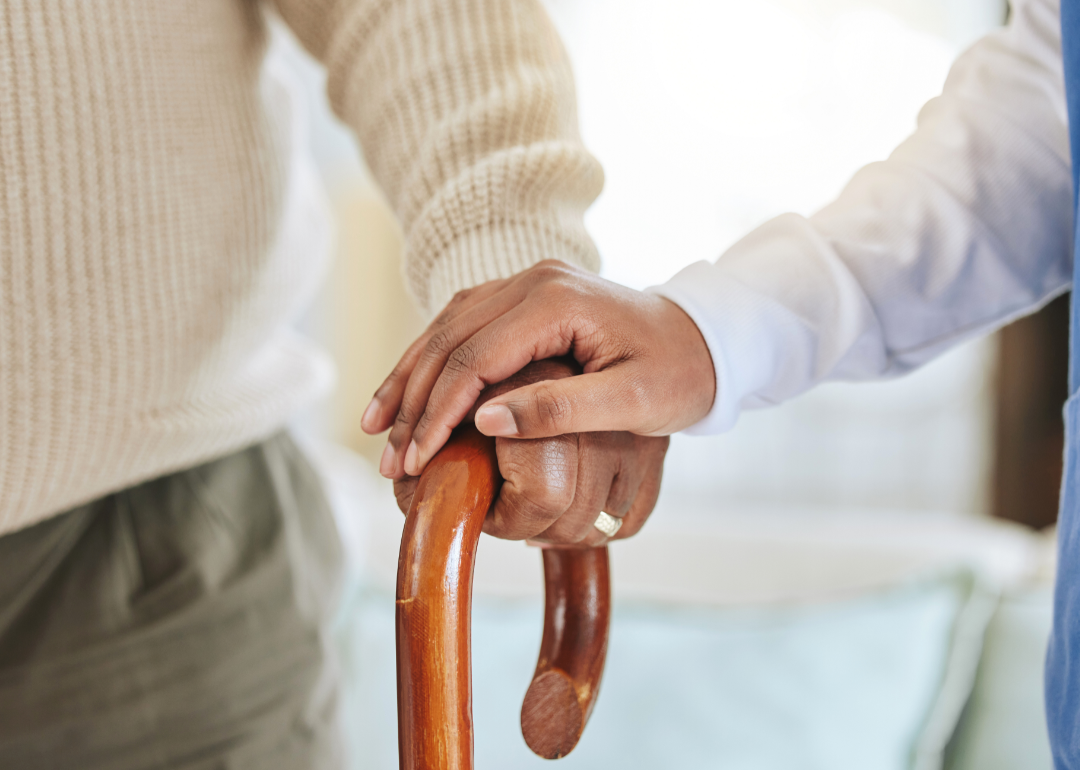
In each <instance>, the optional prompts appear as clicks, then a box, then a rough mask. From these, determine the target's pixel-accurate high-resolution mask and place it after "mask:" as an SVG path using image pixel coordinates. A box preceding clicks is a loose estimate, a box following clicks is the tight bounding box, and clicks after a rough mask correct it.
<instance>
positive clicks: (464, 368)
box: [446, 344, 478, 374]
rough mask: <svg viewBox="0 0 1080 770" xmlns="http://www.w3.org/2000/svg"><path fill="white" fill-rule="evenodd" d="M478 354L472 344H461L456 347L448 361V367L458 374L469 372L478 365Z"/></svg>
mask: <svg viewBox="0 0 1080 770" xmlns="http://www.w3.org/2000/svg"><path fill="white" fill-rule="evenodd" d="M477 359H478V355H477V353H476V349H475V348H474V347H473V346H472V345H468V344H465V345H461V346H460V347H457V348H455V349H454V351H453V352H452V353H451V354H450V358H448V359H447V361H446V368H447V369H448V370H449V371H451V372H454V373H456V374H468V373H471V372H472V371H473V369H474V368H475V366H476V362H477Z"/></svg>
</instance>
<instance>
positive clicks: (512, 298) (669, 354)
mask: <svg viewBox="0 0 1080 770" xmlns="http://www.w3.org/2000/svg"><path fill="white" fill-rule="evenodd" d="M564 354H571V355H572V356H573V357H574V358H575V359H577V361H578V362H579V363H580V364H581V366H582V367H583V369H584V372H585V373H584V374H582V375H580V376H577V377H571V378H568V379H564V380H560V381H558V382H551V381H545V382H538V383H535V384H532V385H528V386H525V387H521V388H517V389H515V390H513V391H511V392H510V393H505V394H503V395H501V396H499V397H497V398H495V399H493V400H492V401H490V402H489V403H488V404H486V405H485V406H484V408H483V409H481V410H479V411H478V412H477V414H476V427H477V428H479V429H480V431H481V432H482V433H486V434H487V435H489V436H507V437H516V438H539V437H544V436H558V435H561V434H569V433H582V432H587V431H613V430H614V431H629V432H632V433H636V434H640V435H645V436H660V435H667V434H670V433H674V432H675V431H678V430H681V429H683V428H686V427H688V426H690V425H693V424H694V423H695V422H697V421H698V420H700V419H701V418H703V417H704V416H705V415H706V414H707V413H708V411H709V409H710V408H711V406H712V402H713V396H714V395H715V391H716V382H715V379H716V378H715V375H714V373H713V366H712V359H711V358H710V355H709V350H708V348H707V347H706V345H705V341H704V339H703V338H702V336H701V333H700V332H699V331H698V329H697V326H696V325H695V324H694V322H693V321H691V320H690V317H689V316H687V315H686V313H684V312H683V311H682V310H681V309H680V308H679V307H678V306H677V305H675V304H674V303H672V302H670V301H668V300H666V299H664V298H662V297H658V296H655V295H651V294H644V293H642V292H639V291H634V290H632V289H627V288H625V287H623V286H619V285H618V284H614V283H611V282H610V281H606V280H604V279H602V278H599V277H597V276H595V275H592V274H591V273H586V272H584V271H582V270H578V269H576V268H573V267H570V266H568V265H565V264H563V263H561V262H555V261H547V262H541V263H539V264H538V265H536V266H534V267H532V268H529V269H528V270H525V271H523V272H521V273H519V274H518V275H516V276H514V277H513V278H507V279H504V280H500V281H492V282H490V283H486V284H483V285H481V286H478V287H476V288H474V289H471V290H468V291H464V292H461V293H459V294H458V295H457V296H456V297H454V300H453V301H452V302H451V303H450V304H449V305H448V306H447V307H446V309H445V310H444V311H443V313H442V314H441V315H440V316H439V317H438V318H437V319H435V321H434V322H433V323H432V324H431V326H429V327H428V329H427V331H426V332H425V333H424V334H423V335H422V336H421V337H420V339H418V340H417V341H416V342H415V343H413V345H412V346H411V347H410V348H409V349H408V351H406V353H405V355H404V356H403V357H402V359H401V361H400V362H399V363H398V365H397V366H396V367H395V368H394V371H393V372H392V373H391V374H390V376H389V377H388V378H387V379H386V381H385V382H384V383H383V384H382V386H381V387H380V388H379V389H378V391H376V393H375V398H374V399H373V400H372V402H371V405H370V406H369V407H368V408H367V411H366V412H365V413H364V419H363V422H362V425H363V428H364V430H365V431H367V432H368V433H378V432H379V431H383V430H386V429H387V428H388V427H390V426H391V425H393V430H391V431H390V437H389V441H388V443H387V447H386V450H385V452H384V454H383V459H382V463H381V464H380V468H379V470H380V472H381V473H382V474H383V475H384V476H388V477H390V478H399V477H400V476H401V475H402V473H403V472H404V473H408V474H410V475H416V474H418V473H419V472H420V471H421V470H422V469H423V468H424V466H425V465H426V464H427V462H428V460H430V459H431V457H432V456H433V455H434V454H435V452H437V451H438V450H439V448H440V447H441V446H442V445H443V443H445V441H446V439H447V438H448V437H449V436H450V431H451V430H452V429H453V428H454V426H456V425H457V424H458V423H459V422H461V420H462V419H463V418H464V417H465V416H466V414H468V412H469V410H470V409H471V408H472V407H473V404H474V403H475V402H476V399H477V396H479V395H480V392H481V391H482V390H483V388H484V387H485V386H486V385H487V384H488V383H493V382H500V381H502V380H504V379H506V378H507V377H509V376H510V375H512V374H514V373H515V372H517V371H518V370H520V369H521V368H522V367H523V366H525V365H526V364H527V363H529V362H530V361H539V360H541V359H545V358H550V357H552V356H560V355H564Z"/></svg>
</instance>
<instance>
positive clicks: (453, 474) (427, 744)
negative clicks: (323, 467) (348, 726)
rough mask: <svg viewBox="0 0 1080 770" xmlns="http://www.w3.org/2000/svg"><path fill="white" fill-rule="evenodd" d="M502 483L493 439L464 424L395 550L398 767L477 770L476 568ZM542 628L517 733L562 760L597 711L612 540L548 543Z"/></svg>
mask: <svg viewBox="0 0 1080 770" xmlns="http://www.w3.org/2000/svg"><path fill="white" fill-rule="evenodd" d="M501 483H502V480H501V479H500V477H499V473H498V463H497V461H496V457H495V441H494V439H491V438H488V437H486V436H484V435H482V434H481V433H480V432H479V431H477V430H476V429H475V428H473V427H471V426H469V427H464V428H459V429H458V430H457V431H455V433H454V436H453V437H452V438H451V439H450V441H449V442H447V444H446V446H445V447H443V449H442V451H440V452H439V453H438V454H437V455H436V456H435V457H434V458H433V459H432V460H431V462H430V463H428V466H427V468H426V469H425V470H424V472H423V474H421V476H420V481H419V483H418V484H417V487H416V492H415V494H414V495H413V500H412V506H411V507H410V509H409V514H408V517H407V518H406V520H405V531H404V533H403V534H402V538H401V552H400V554H399V557H398V578H397V681H398V753H399V758H400V767H401V768H402V770H472V766H473V725H472V671H471V660H472V656H471V646H470V626H471V609H472V576H473V565H474V560H475V557H476V547H477V543H478V541H479V538H480V531H481V528H482V526H483V523H484V517H485V516H486V515H487V512H488V509H489V508H490V507H491V503H492V501H493V500H494V499H495V496H496V495H497V494H498V491H499V485H500V484H501ZM543 558H544V586H545V610H544V634H543V639H542V641H541V644H540V656H539V660H538V661H537V664H536V671H535V672H534V674H533V679H532V684H530V685H529V689H528V691H527V692H526V694H525V702H524V705H523V706H522V710H521V729H522V733H523V734H524V736H525V741H526V743H527V744H528V745H529V747H530V748H531V749H532V750H533V751H534V752H536V753H537V754H538V755H540V756H541V757H544V758H546V759H556V758H558V757H563V756H566V755H567V754H568V753H570V751H571V749H573V748H574V746H575V745H577V742H578V739H580V738H581V733H582V730H584V729H585V723H586V722H587V721H588V719H589V715H590V713H591V712H592V707H593V704H594V703H595V700H596V694H597V690H598V689H599V686H600V678H601V676H602V674H603V672H604V655H605V652H606V651H607V633H608V621H609V618H610V612H611V601H610V599H611V593H610V578H609V573H608V554H607V548H590V549H582V548H547V549H544V557H543Z"/></svg>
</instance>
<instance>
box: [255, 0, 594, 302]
mask: <svg viewBox="0 0 1080 770" xmlns="http://www.w3.org/2000/svg"><path fill="white" fill-rule="evenodd" d="M275 2H276V6H277V8H278V9H279V11H280V13H281V14H282V16H283V17H284V19H285V21H286V22H287V23H288V24H289V25H290V26H291V27H292V29H293V30H294V31H295V32H296V34H297V35H298V36H299V38H300V39H301V41H302V42H303V43H304V45H305V46H306V47H307V48H308V49H309V50H310V51H311V52H312V53H313V54H314V55H315V56H317V57H318V58H320V59H321V60H322V61H323V62H324V64H325V65H326V67H327V69H328V73H329V79H328V90H329V96H330V101H331V104H332V106H333V108H334V110H335V111H336V112H337V114H338V115H339V116H340V117H341V118H342V119H343V120H344V121H345V122H346V123H347V124H348V125H349V126H351V127H352V128H353V130H354V131H355V132H356V134H357V137H358V138H359V140H360V144H361V146H362V148H363V151H364V154H365V157H366V159H367V161H368V164H369V166H370V167H371V170H372V172H373V173H374V175H375V177H376V178H377V180H378V181H379V183H380V184H381V185H382V187H383V189H384V190H385V192H386V194H387V197H388V198H389V200H390V203H391V205H392V206H393V208H394V210H395V212H396V213H397V215H398V217H399V218H400V220H401V223H402V227H403V229H404V232H405V256H404V259H405V267H404V270H405V275H406V280H407V283H408V285H409V288H410V290H411V291H412V293H413V295H414V296H415V298H416V301H417V303H418V304H419V306H420V307H421V309H422V310H424V311H425V312H427V313H435V312H437V311H438V310H439V309H440V308H441V307H442V306H443V305H445V304H446V303H447V302H448V301H449V300H450V299H451V297H452V296H453V295H454V293H455V292H457V291H459V290H460V289H463V288H467V287H469V286H474V285H476V284H478V283H483V282H484V281H488V280H491V279H494V278H499V277H505V276H508V275H511V274H513V273H516V272H518V271H520V270H522V269H524V268H526V267H528V266H529V265H532V264H534V263H536V262H538V261H540V260H542V259H548V258H556V259H562V260H564V261H566V262H569V263H572V264H576V265H579V266H581V267H585V268H587V269H590V270H597V269H598V268H599V258H598V256H597V253H596V249H595V247H594V245H593V244H592V241H591V240H590V238H589V236H588V234H587V233H586V232H585V229H584V226H583V223H582V216H583V214H584V211H585V209H586V208H587V207H588V206H589V204H590V203H592V201H593V200H594V199H595V198H596V196H597V195H598V194H599V193H600V188H601V186H602V184H603V175H602V172H601V170H600V167H599V164H598V163H597V162H596V160H595V159H594V158H593V157H592V156H590V155H589V153H588V152H587V151H586V150H585V148H584V146H583V145H582V143H581V139H580V136H579V133H578V128H577V114H576V106H575V94H574V84H573V77H572V74H571V71H570V66H569V62H568V60H567V57H566V53H565V51H564V50H563V47H562V45H561V43H560V41H559V39H558V36H557V34H556V32H555V30H554V28H553V26H552V24H551V22H550V20H549V19H548V17H547V15H546V13H545V12H544V9H543V8H542V6H541V5H540V3H539V2H538V0H399V1H397V2H394V1H391V0H319V1H318V2H313V1H312V0H275Z"/></svg>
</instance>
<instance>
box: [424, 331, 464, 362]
mask: <svg viewBox="0 0 1080 770" xmlns="http://www.w3.org/2000/svg"><path fill="white" fill-rule="evenodd" d="M456 347H457V344H456V341H455V339H454V334H453V332H452V331H451V330H450V329H449V328H448V327H447V326H443V327H442V328H440V329H439V330H438V331H436V332H435V333H433V334H432V335H431V339H429V340H428V344H427V349H426V350H425V354H426V355H427V357H428V358H429V359H443V358H445V357H446V356H448V355H450V354H451V353H452V352H453V350H454V348H456Z"/></svg>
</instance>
